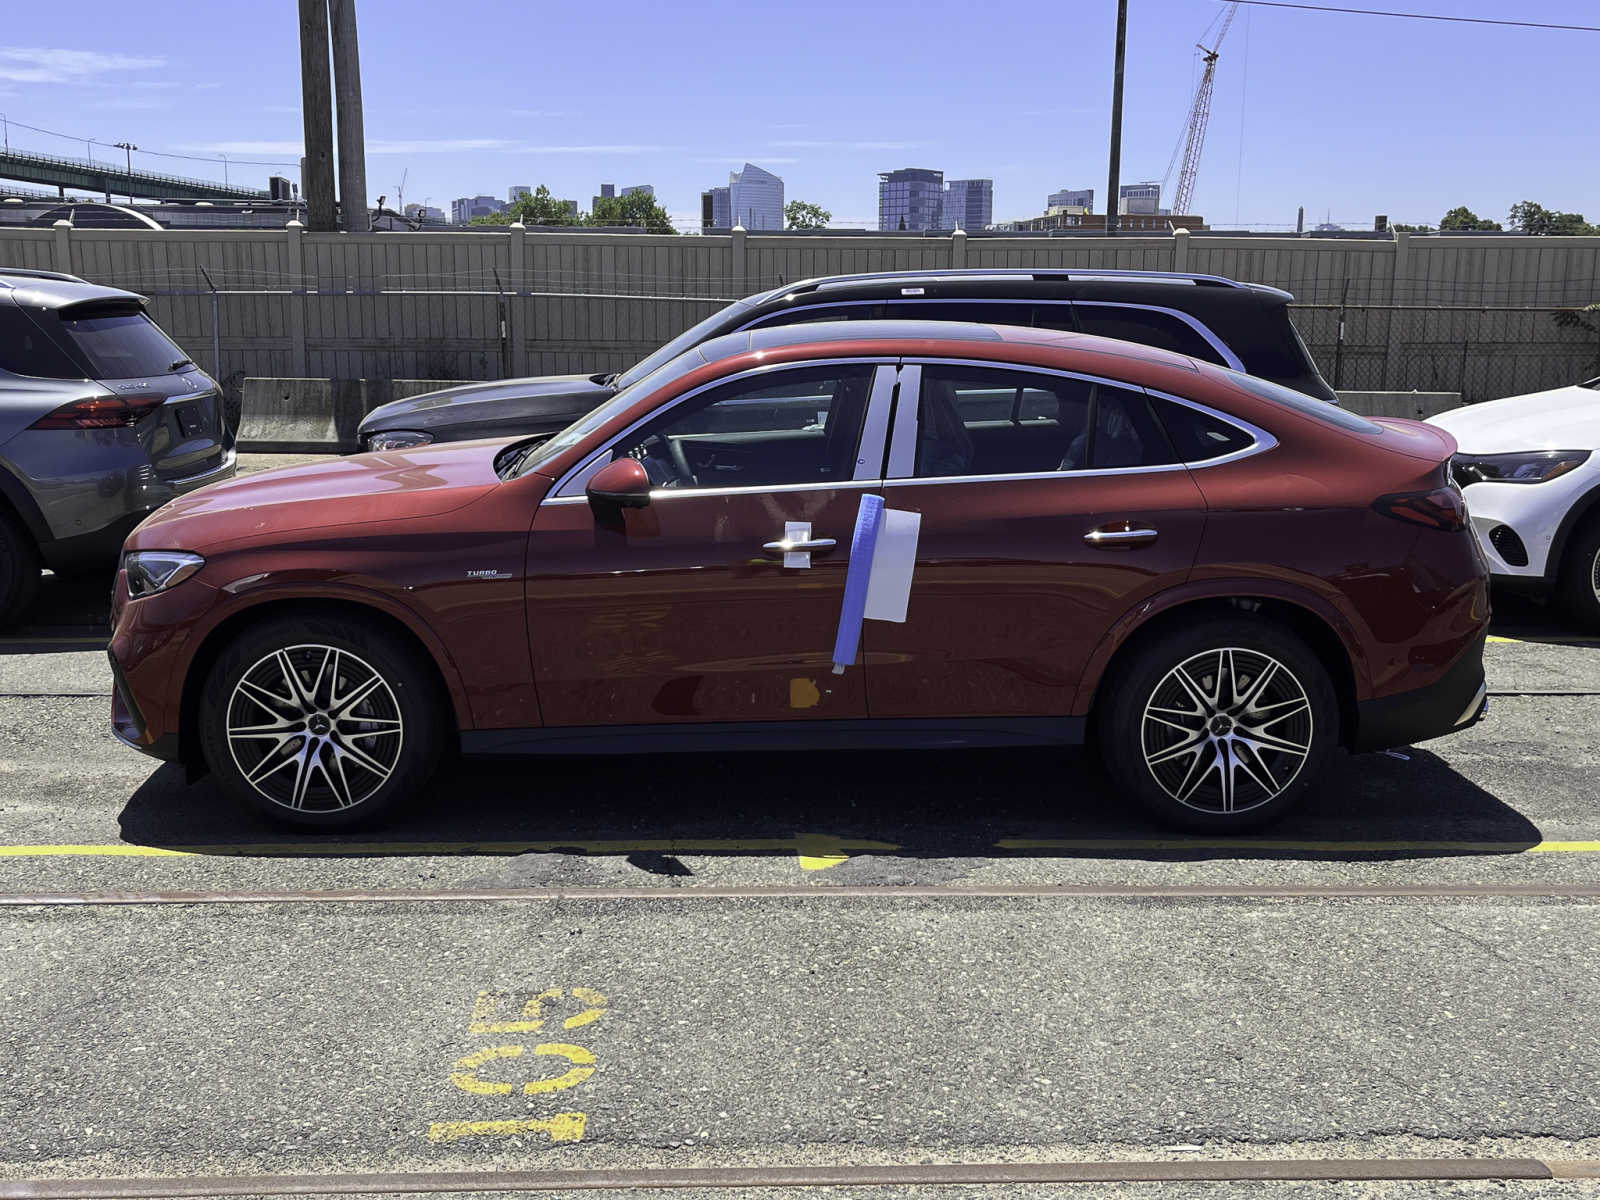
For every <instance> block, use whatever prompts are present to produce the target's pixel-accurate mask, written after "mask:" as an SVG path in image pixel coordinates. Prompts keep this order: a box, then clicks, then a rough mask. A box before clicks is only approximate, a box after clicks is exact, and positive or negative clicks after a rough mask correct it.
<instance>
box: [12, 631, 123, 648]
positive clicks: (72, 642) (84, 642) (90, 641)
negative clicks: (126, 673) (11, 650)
mask: <svg viewBox="0 0 1600 1200" xmlns="http://www.w3.org/2000/svg"><path fill="white" fill-rule="evenodd" d="M105 644H106V639H105V638H103V637H52V636H51V635H50V634H47V633H41V634H38V635H37V636H35V637H0V646H95V647H102V646H104V645H105Z"/></svg>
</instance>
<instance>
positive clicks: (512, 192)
mask: <svg viewBox="0 0 1600 1200" xmlns="http://www.w3.org/2000/svg"><path fill="white" fill-rule="evenodd" d="M531 195H533V189H532V188H531V187H529V186H528V185H527V184H525V183H513V184H512V185H511V187H510V188H508V189H507V190H506V203H507V204H515V203H516V202H517V201H518V200H520V199H522V197H524V196H531Z"/></svg>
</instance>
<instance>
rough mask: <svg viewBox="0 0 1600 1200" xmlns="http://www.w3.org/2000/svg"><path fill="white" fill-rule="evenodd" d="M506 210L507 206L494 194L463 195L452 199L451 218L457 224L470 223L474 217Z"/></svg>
mask: <svg viewBox="0 0 1600 1200" xmlns="http://www.w3.org/2000/svg"><path fill="white" fill-rule="evenodd" d="M505 210H506V206H505V205H504V204H502V203H501V202H500V201H499V200H496V199H495V198H494V197H493V196H462V197H459V198H458V199H455V200H452V201H450V220H451V221H452V222H453V223H454V224H457V225H470V224H471V223H472V219H473V218H474V217H487V216H488V215H490V214H491V213H501V212H505Z"/></svg>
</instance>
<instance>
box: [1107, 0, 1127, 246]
mask: <svg viewBox="0 0 1600 1200" xmlns="http://www.w3.org/2000/svg"><path fill="white" fill-rule="evenodd" d="M1127 48H1128V0H1117V59H1116V67H1115V70H1114V72H1113V74H1112V82H1111V181H1110V183H1109V184H1108V185H1107V187H1106V236H1107V237H1115V236H1116V235H1117V226H1118V225H1119V224H1120V223H1121V222H1120V221H1119V220H1118V219H1117V218H1118V216H1119V214H1118V212H1117V210H1118V208H1120V207H1121V205H1120V202H1119V193H1120V192H1121V190H1122V189H1121V183H1122V180H1121V178H1120V176H1121V174H1122V60H1123V57H1124V55H1125V54H1126V52H1127Z"/></svg>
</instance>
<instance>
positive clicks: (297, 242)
mask: <svg viewBox="0 0 1600 1200" xmlns="http://www.w3.org/2000/svg"><path fill="white" fill-rule="evenodd" d="M305 228H306V227H305V226H304V225H302V224H300V222H299V221H290V222H289V223H288V224H287V225H285V226H284V227H283V232H284V236H285V237H286V238H287V239H288V242H287V245H288V249H289V254H288V266H289V290H290V299H289V359H290V363H291V365H292V369H293V372H294V374H295V376H296V377H298V378H300V379H304V378H305V377H306V376H307V375H309V374H311V364H310V361H309V360H308V358H307V357H306V305H307V304H308V303H310V300H309V298H308V297H307V295H306V276H305V268H304V266H303V258H302V256H303V255H304V253H305V246H304V243H303V241H302V240H301V235H302V234H303V233H305Z"/></svg>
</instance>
